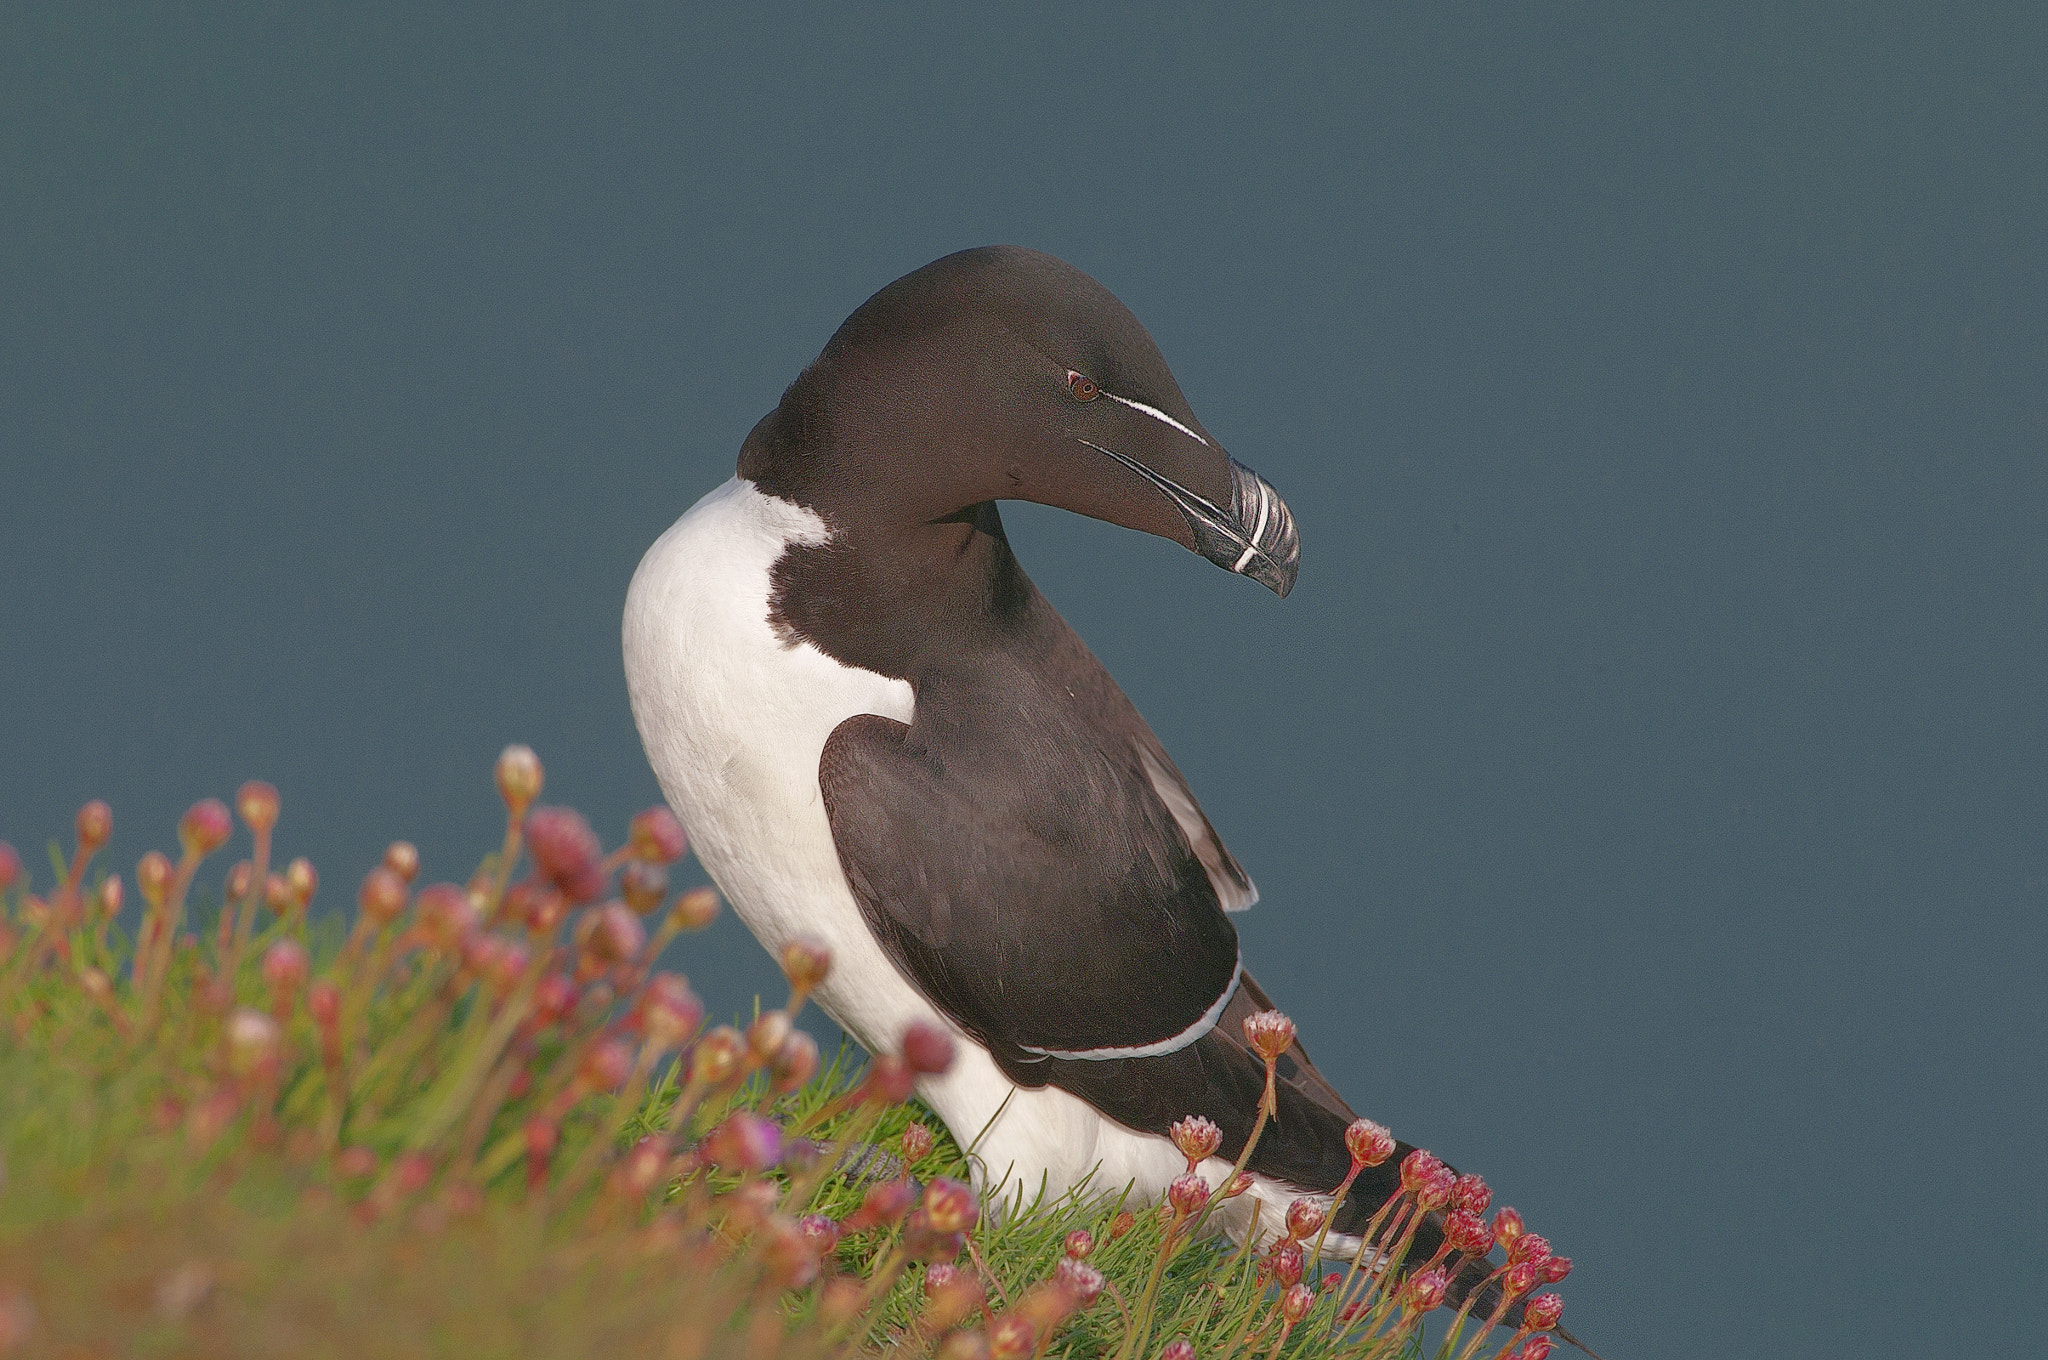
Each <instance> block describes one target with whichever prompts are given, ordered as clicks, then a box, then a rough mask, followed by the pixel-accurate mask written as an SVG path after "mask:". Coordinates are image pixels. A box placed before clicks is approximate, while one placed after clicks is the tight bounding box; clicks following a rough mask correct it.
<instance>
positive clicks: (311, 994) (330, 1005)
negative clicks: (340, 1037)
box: [306, 978, 341, 1029]
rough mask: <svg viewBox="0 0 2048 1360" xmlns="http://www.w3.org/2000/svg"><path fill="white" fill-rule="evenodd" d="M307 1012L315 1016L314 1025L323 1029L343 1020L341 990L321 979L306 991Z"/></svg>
mask: <svg viewBox="0 0 2048 1360" xmlns="http://www.w3.org/2000/svg"><path fill="white" fill-rule="evenodd" d="M306 1010H307V1011H308V1012H310V1013H311V1014H312V1016H313V1023H314V1024H316V1025H319V1026H320V1027H321V1028H322V1029H326V1028H329V1027H331V1026H333V1025H334V1024H336V1023H338V1022H339V1021H340V1019H341V988H339V987H337V986H335V985H334V984H333V983H332V982H330V981H329V980H328V979H326V978H322V979H320V980H319V981H318V982H316V983H314V984H313V985H312V986H311V987H310V988H308V989H307V991H306Z"/></svg>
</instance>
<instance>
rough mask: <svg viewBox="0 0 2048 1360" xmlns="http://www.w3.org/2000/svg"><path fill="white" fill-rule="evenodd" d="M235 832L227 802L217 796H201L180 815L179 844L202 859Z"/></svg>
mask: <svg viewBox="0 0 2048 1360" xmlns="http://www.w3.org/2000/svg"><path fill="white" fill-rule="evenodd" d="M234 834H235V823H234V819H233V818H231V817H229V816H228V805H227V804H226V803H223V802H221V800H220V799H218V798H202V799H200V800H199V801H198V802H196V803H194V804H193V805H192V806H191V807H189V808H187V809H185V815H184V816H183V817H180V818H179V819H178V844H179V846H180V847H181V848H183V850H184V851H185V853H186V854H187V855H189V856H191V857H192V858H194V859H203V858H205V857H206V856H208V855H210V854H212V853H213V852H214V851H216V850H218V849H220V848H221V847H222V846H223V845H226V844H227V843H228V837H230V836H232V835H234Z"/></svg>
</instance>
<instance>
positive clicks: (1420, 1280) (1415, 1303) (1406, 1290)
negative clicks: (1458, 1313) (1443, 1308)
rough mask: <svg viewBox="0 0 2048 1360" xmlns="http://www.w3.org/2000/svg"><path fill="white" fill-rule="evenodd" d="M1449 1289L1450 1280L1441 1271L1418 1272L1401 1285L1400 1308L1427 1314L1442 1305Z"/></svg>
mask: <svg viewBox="0 0 2048 1360" xmlns="http://www.w3.org/2000/svg"><path fill="white" fill-rule="evenodd" d="M1450 1287H1451V1278H1450V1276H1448V1275H1446V1274H1444V1272H1443V1271H1442V1270H1440V1269H1434V1268H1432V1269H1430V1270H1418V1271H1416V1272H1415V1273H1414V1274H1413V1275H1410V1276H1409V1277H1408V1278H1407V1280H1406V1281H1405V1282H1403V1284H1402V1285H1401V1306H1402V1307H1403V1308H1411V1309H1413V1310H1415V1311H1416V1312H1418V1313H1427V1312H1428V1311H1430V1310H1431V1309H1432V1308H1436V1307H1438V1306H1440V1305H1441V1304H1442V1303H1443V1301H1444V1294H1445V1292H1446V1291H1447V1290H1449V1289H1450Z"/></svg>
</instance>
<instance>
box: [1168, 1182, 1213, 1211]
mask: <svg viewBox="0 0 2048 1360" xmlns="http://www.w3.org/2000/svg"><path fill="white" fill-rule="evenodd" d="M1166 1202H1167V1203H1168V1204H1170V1205H1172V1206H1173V1211H1174V1212H1175V1213H1176V1214H1179V1215H1180V1216H1181V1217H1182V1218H1188V1217H1191V1216H1193V1215H1194V1214H1196V1213H1199V1212H1200V1211H1201V1208H1202V1206H1203V1205H1204V1204H1207V1203H1208V1202H1209V1182H1207V1181H1205V1180H1203V1179H1202V1178H1201V1177H1200V1176H1198V1175H1196V1174H1195V1173H1194V1172H1192V1171H1188V1172H1184V1173H1182V1174H1181V1175H1178V1176H1175V1177H1174V1178H1173V1182H1172V1184H1170V1185H1168V1186H1167V1187H1166Z"/></svg>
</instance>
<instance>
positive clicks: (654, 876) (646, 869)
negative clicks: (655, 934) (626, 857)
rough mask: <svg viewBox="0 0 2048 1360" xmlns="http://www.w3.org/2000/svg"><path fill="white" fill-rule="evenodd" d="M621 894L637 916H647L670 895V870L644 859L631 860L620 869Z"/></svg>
mask: <svg viewBox="0 0 2048 1360" xmlns="http://www.w3.org/2000/svg"><path fill="white" fill-rule="evenodd" d="M619 896H620V897H621V898H623V899H625V903H626V905H627V906H628V907H630V908H632V910H633V914H634V915H635V916H645V915H647V914H648V913H649V912H651V911H653V910H654V909H655V908H656V907H658V906H660V905H661V899H662V898H664V897H667V896H668V870H667V869H665V868H663V867H662V866H661V865H659V864H649V863H648V862H647V861H646V860H644V859H636V860H632V861H630V862H629V863H628V864H627V865H626V867H625V868H624V869H621V870H620V871H619Z"/></svg>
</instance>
